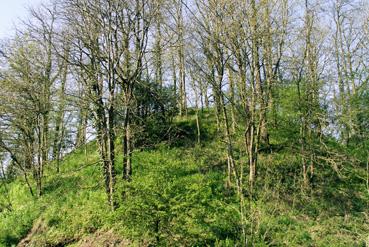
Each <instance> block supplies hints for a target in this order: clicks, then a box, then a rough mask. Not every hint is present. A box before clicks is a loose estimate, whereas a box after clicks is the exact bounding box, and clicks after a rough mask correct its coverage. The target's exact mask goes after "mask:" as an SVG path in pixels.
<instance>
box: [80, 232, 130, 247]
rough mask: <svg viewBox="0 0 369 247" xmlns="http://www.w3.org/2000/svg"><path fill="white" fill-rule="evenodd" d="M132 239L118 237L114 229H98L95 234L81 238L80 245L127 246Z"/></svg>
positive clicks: (92, 246) (101, 246)
mask: <svg viewBox="0 0 369 247" xmlns="http://www.w3.org/2000/svg"><path fill="white" fill-rule="evenodd" d="M131 244H132V243H131V241H129V240H124V239H122V238H120V237H118V236H117V235H116V234H114V233H113V231H111V230H110V231H97V232H96V233H94V234H93V235H90V236H87V237H85V238H83V239H81V240H80V241H79V242H78V243H77V246H79V247H127V246H131Z"/></svg>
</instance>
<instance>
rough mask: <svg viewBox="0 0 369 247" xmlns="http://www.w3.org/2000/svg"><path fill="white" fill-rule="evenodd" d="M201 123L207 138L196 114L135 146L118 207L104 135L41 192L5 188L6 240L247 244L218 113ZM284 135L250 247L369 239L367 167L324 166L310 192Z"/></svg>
mask: <svg viewBox="0 0 369 247" xmlns="http://www.w3.org/2000/svg"><path fill="white" fill-rule="evenodd" d="M201 120H202V125H201V126H202V129H201V131H202V133H203V136H204V137H206V138H204V139H203V141H202V143H201V145H198V144H196V143H195V141H194V140H196V131H195V130H196V122H195V116H194V115H190V116H189V117H187V118H177V119H176V120H175V126H176V129H177V131H178V133H180V134H181V135H180V137H178V138H177V139H176V141H172V142H170V143H169V142H163V143H161V144H159V145H155V146H153V147H150V148H143V149H141V150H136V151H135V152H134V155H133V169H134V172H133V177H132V181H131V182H127V181H123V179H122V178H121V177H122V175H121V174H122V170H121V169H122V165H121V164H119V165H117V167H118V172H117V192H118V193H116V194H117V197H118V198H117V200H118V201H119V207H118V208H117V209H116V210H115V211H113V212H112V211H111V210H110V207H109V205H108V203H107V200H106V193H105V189H104V185H103V184H102V181H103V179H102V174H103V173H102V168H101V164H100V163H99V162H98V152H97V147H96V143H95V142H91V143H89V144H88V145H86V146H85V147H82V148H80V149H78V150H75V151H74V152H72V153H70V154H68V155H66V156H65V157H64V158H63V161H62V164H61V167H60V169H61V170H60V173H59V174H58V173H56V171H55V169H54V167H53V166H52V165H50V166H49V167H47V168H46V171H45V182H44V195H43V196H42V197H41V198H38V199H36V198H33V197H31V196H30V194H29V192H28V191H27V187H26V186H25V184H24V181H23V179H22V178H21V177H18V178H16V179H15V180H14V181H12V182H10V183H9V184H6V185H5V186H4V185H3V186H2V187H1V191H2V193H1V195H0V198H1V201H3V202H4V201H8V202H10V203H11V210H6V209H2V210H3V211H2V212H1V213H0V246H15V245H17V244H18V246H37V247H39V246H240V242H239V236H240V219H239V217H240V215H239V204H238V199H237V195H236V193H235V190H234V189H233V188H232V187H227V186H226V177H225V170H226V156H225V154H224V152H225V151H224V150H223V146H222V141H221V139H220V138H218V137H217V134H216V125H215V120H214V118H213V117H212V115H211V114H210V113H209V112H205V113H203V114H202V115H201ZM274 136H277V135H274ZM277 137H278V136H277ZM277 139H282V138H275V139H273V140H272V142H273V143H274V146H275V147H278V149H277V148H276V150H277V151H275V152H272V153H262V154H261V157H260V163H259V164H260V167H259V174H260V176H259V177H258V180H257V183H256V184H257V189H256V190H257V191H256V192H255V195H256V196H255V197H254V198H252V199H250V198H248V199H247V201H246V205H245V209H246V210H245V211H246V219H245V225H246V231H247V233H246V236H247V239H246V243H247V245H248V246H368V245H369V207H368V202H369V194H368V191H367V190H366V189H367V188H366V187H365V186H366V185H365V180H363V177H365V176H366V175H365V167H347V169H346V170H344V169H342V170H340V171H339V172H336V171H334V169H332V168H327V167H326V166H318V167H317V168H316V170H317V171H316V174H318V175H317V178H316V183H315V186H314V187H313V188H311V189H310V190H303V189H302V185H301V179H300V176H301V175H300V174H301V171H300V165H299V163H298V161H297V156H296V155H295V154H294V152H293V149H291V148H290V147H288V146H287V145H285V144H282V143H277V141H278V140H277ZM118 146H120V144H118ZM241 159H243V157H239V158H238V160H239V161H241ZM117 160H118V162H119V161H121V160H122V157H117ZM282 174H285V175H284V176H282ZM5 187H6V188H5ZM5 189H6V190H7V191H8V193H6V190H5ZM245 193H247V192H245Z"/></svg>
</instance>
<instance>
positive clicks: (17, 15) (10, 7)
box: [0, 0, 41, 39]
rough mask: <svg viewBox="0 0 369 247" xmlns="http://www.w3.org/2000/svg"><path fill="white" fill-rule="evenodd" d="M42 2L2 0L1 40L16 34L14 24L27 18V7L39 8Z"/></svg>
mask: <svg viewBox="0 0 369 247" xmlns="http://www.w3.org/2000/svg"><path fill="white" fill-rule="evenodd" d="M40 2H41V0H0V39H3V38H7V37H10V36H11V35H12V34H13V33H14V24H16V23H17V22H19V19H22V18H26V17H27V6H37V5H38V4H39V3H40Z"/></svg>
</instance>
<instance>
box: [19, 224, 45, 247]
mask: <svg viewBox="0 0 369 247" xmlns="http://www.w3.org/2000/svg"><path fill="white" fill-rule="evenodd" d="M45 229H46V224H45V221H44V220H43V219H39V220H37V221H36V222H35V223H34V224H33V227H32V229H31V230H30V231H29V232H28V234H27V236H26V237H25V238H23V239H22V241H20V242H19V244H18V245H17V247H27V246H29V244H30V243H31V241H32V238H33V237H34V236H35V235H37V234H40V233H42V232H44V231H45Z"/></svg>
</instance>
